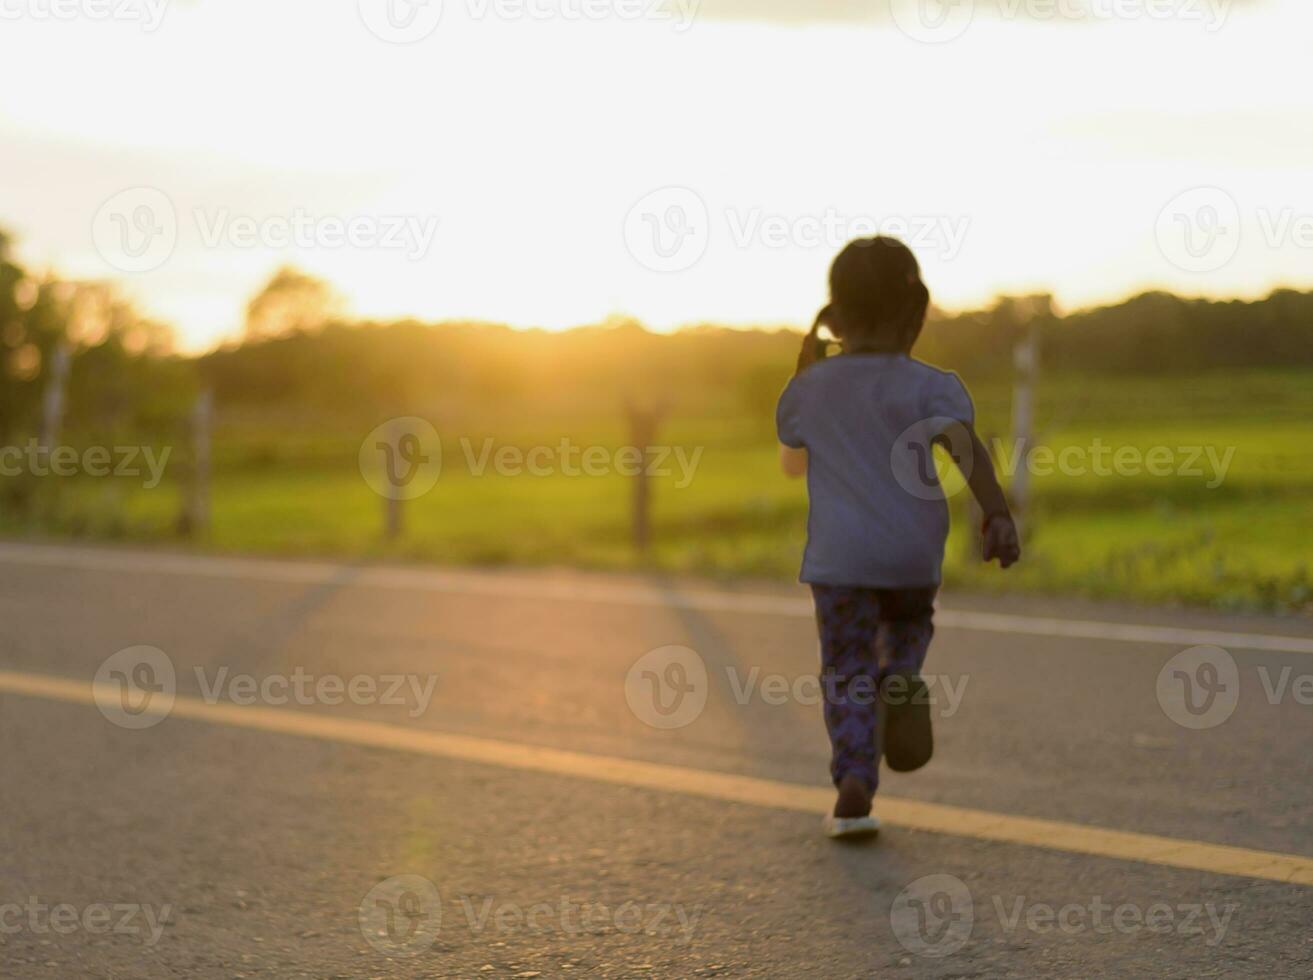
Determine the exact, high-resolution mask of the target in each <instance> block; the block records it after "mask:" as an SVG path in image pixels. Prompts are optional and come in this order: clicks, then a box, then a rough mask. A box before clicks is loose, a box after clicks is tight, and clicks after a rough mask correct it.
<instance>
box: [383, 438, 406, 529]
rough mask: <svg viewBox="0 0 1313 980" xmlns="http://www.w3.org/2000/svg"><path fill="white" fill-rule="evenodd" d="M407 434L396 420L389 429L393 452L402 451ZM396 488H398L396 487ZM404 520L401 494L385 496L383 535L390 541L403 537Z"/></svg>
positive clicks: (389, 441) (389, 439)
mask: <svg viewBox="0 0 1313 980" xmlns="http://www.w3.org/2000/svg"><path fill="white" fill-rule="evenodd" d="M405 434H406V428H405V426H404V425H402V423H401V422H400V421H399V420H394V421H393V423H392V425H391V426H390V427H389V429H388V443H389V444H390V445H391V446H392V447H393V452H395V453H398V454H399V453H400V452H401V448H400V447H401V440H402V438H403V437H404V436H405ZM394 489H396V488H395V487H394ZM402 526H403V521H402V509H401V494H400V493H389V494H385V495H384V497H383V536H384V537H385V538H387V540H389V541H395V540H396V539H397V538H399V537H401V531H402Z"/></svg>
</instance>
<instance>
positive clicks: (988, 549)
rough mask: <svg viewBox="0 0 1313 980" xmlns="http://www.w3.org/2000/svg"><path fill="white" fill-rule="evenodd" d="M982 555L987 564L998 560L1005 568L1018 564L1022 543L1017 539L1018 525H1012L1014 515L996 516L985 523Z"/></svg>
mask: <svg viewBox="0 0 1313 980" xmlns="http://www.w3.org/2000/svg"><path fill="white" fill-rule="evenodd" d="M980 553H981V556H982V557H983V558H984V559H985V561H987V562H989V561H993V560H994V559H995V558H997V559H998V563H999V565H1000V566H1001V567H1003V568H1008V567H1010V566H1012V565H1014V564H1015V563H1016V561H1017V559H1019V558H1020V557H1021V541H1020V540H1019V539H1018V537H1017V525H1016V524H1014V523H1012V515H1010V514H995V515H994V516H993V517H991V518H989V520H987V521H985V527H984V542H983V544H982V545H981V549H980Z"/></svg>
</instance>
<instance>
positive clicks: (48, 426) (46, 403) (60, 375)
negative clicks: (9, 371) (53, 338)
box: [41, 340, 72, 452]
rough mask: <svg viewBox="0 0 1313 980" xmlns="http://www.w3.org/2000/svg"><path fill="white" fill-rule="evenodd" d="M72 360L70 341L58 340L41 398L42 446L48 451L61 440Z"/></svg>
mask: <svg viewBox="0 0 1313 980" xmlns="http://www.w3.org/2000/svg"><path fill="white" fill-rule="evenodd" d="M71 360H72V355H71V353H70V351H69V345H68V341H66V340H60V341H58V342H57V343H56V344H55V349H54V353H53V356H52V357H51V360H50V376H49V378H47V379H46V388H45V392H44V393H43V395H42V398H41V448H42V449H44V450H46V451H47V452H49V451H51V450H53V449H54V448H55V443H56V442H58V441H59V430H60V427H61V426H62V425H63V422H64V386H65V384H66V383H67V381H68V368H69V362H70V361H71Z"/></svg>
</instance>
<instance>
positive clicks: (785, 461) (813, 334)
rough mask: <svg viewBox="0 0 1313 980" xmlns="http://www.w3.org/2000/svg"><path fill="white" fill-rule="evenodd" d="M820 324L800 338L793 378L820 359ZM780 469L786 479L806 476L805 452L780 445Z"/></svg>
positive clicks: (816, 324) (817, 323)
mask: <svg viewBox="0 0 1313 980" xmlns="http://www.w3.org/2000/svg"><path fill="white" fill-rule="evenodd" d="M821 322H822V318H820V317H818V318H817V319H816V323H814V324H813V325H812V328H811V330H810V331H809V332H808V334H807V336H805V337H803V338H802V350H801V351H799V352H798V367H797V370H795V371H794V372H793V376H794V377H795V378H796V377H797V376H798V375H800V374H802V372H803V371H805V370H807V368H809V367H811V366H812V365H813V364H815V363H816V362H817V361H818V360H820V358H821V349H820V344H819V342H818V340H819V338H818V337H817V334H818V332H819V331H820V329H821ZM780 469H782V470H783V471H784V475H785V476H787V477H793V478H797V477H801V476H806V475H807V450H806V449H795V448H794V447H793V446H786V445H784V443H780Z"/></svg>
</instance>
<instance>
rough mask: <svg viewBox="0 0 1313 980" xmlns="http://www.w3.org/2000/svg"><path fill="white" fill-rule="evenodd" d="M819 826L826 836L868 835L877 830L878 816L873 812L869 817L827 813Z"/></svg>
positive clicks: (878, 828)
mask: <svg viewBox="0 0 1313 980" xmlns="http://www.w3.org/2000/svg"><path fill="white" fill-rule="evenodd" d="M821 826H822V828H823V829H824V830H825V836H826V837H831V838H840V837H869V836H871V835H872V834H875V833H878V832H879V830H880V818H879V817H877V816H876V815H875V814H874V813H873V814H871V815H870V816H869V817H836V816H835V815H834V814H832V813H827V814H826V815H825V820H824V821H823V822H822V823H821Z"/></svg>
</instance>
